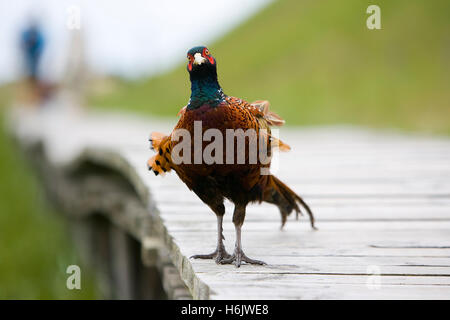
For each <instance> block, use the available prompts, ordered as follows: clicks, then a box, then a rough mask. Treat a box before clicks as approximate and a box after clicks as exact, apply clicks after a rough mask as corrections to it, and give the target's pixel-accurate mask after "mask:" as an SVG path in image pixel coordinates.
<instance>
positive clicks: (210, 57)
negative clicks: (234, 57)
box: [202, 48, 214, 64]
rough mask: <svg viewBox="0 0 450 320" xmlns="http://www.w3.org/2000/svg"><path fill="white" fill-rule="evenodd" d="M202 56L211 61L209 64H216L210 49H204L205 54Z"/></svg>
mask: <svg viewBox="0 0 450 320" xmlns="http://www.w3.org/2000/svg"><path fill="white" fill-rule="evenodd" d="M202 56H203V57H204V58H206V59H208V60H209V63H211V64H214V58H213V57H212V56H211V54H210V53H209V50H208V48H204V49H203V53H202Z"/></svg>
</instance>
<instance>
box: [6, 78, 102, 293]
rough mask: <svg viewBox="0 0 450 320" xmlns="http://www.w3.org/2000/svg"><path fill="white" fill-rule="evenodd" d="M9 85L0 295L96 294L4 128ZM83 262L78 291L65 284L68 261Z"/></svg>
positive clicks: (61, 224)
mask: <svg viewBox="0 0 450 320" xmlns="http://www.w3.org/2000/svg"><path fill="white" fill-rule="evenodd" d="M11 91H12V88H11V86H7V87H1V88H0V177H1V182H0V299H93V298H99V297H100V296H99V291H98V289H97V287H96V285H95V280H94V278H93V275H92V272H90V271H89V270H88V269H86V268H83V266H82V264H81V262H80V259H79V257H78V256H77V254H76V252H75V248H74V247H73V244H72V243H71V241H70V237H69V235H68V234H67V228H66V226H65V225H64V221H63V219H62V218H61V215H58V214H56V213H54V212H53V210H52V209H51V208H49V207H48V205H47V204H46V203H45V201H44V196H43V194H42V190H41V189H40V187H39V185H38V183H37V182H36V179H34V177H33V174H32V172H31V169H30V168H29V167H28V165H27V163H26V161H25V159H23V158H22V157H20V156H19V152H18V150H17V149H16V146H15V145H14V144H13V141H12V140H11V139H10V138H9V137H8V136H7V134H6V133H5V128H4V113H3V111H4V110H3V108H4V106H5V105H6V104H7V103H8V100H9V96H10V92H11ZM71 264H77V265H80V266H81V290H68V289H67V288H66V279H67V277H68V276H69V275H68V274H66V268H67V266H69V265H71Z"/></svg>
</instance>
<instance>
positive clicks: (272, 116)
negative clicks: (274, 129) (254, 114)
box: [251, 100, 285, 126]
mask: <svg viewBox="0 0 450 320" xmlns="http://www.w3.org/2000/svg"><path fill="white" fill-rule="evenodd" d="M251 105H252V106H253V107H255V108H256V109H257V110H258V111H259V113H260V114H261V115H262V116H263V118H264V119H266V121H267V123H268V124H269V125H271V126H282V125H284V123H285V121H284V120H283V119H282V118H281V117H280V116H279V115H277V114H276V113H274V112H272V111H269V107H270V102H269V101H267V100H256V101H253V102H252V103H251Z"/></svg>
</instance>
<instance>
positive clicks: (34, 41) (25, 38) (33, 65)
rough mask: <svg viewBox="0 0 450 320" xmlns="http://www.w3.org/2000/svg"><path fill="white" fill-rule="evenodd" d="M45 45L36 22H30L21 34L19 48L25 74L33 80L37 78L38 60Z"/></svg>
mask: <svg viewBox="0 0 450 320" xmlns="http://www.w3.org/2000/svg"><path fill="white" fill-rule="evenodd" d="M44 46H45V39H44V35H43V33H42V31H41V29H40V28H39V26H38V24H37V23H35V22H32V23H31V24H30V25H29V26H28V27H27V28H26V29H25V30H24V31H23V32H22V36H21V48H22V51H23V53H24V58H25V66H26V71H27V75H28V76H29V78H30V79H31V80H33V81H37V80H38V72H39V62H40V59H41V56H42V52H43V50H44Z"/></svg>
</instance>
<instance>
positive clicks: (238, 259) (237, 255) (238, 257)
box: [219, 249, 267, 268]
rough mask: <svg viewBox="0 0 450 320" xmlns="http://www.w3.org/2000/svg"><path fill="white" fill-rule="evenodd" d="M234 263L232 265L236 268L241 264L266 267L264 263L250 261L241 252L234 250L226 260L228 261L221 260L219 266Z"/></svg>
mask: <svg viewBox="0 0 450 320" xmlns="http://www.w3.org/2000/svg"><path fill="white" fill-rule="evenodd" d="M233 262H234V265H235V266H236V268H239V267H240V266H241V263H242V262H246V263H248V264H259V265H266V264H267V263H265V262H264V261H261V260H254V259H250V258H249V257H247V256H246V255H245V253H244V252H243V251H242V250H239V249H236V250H235V251H234V254H233V255H232V256H231V257H230V258H228V259H223V260H222V261H220V262H219V263H220V264H232V263H233Z"/></svg>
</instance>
